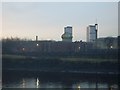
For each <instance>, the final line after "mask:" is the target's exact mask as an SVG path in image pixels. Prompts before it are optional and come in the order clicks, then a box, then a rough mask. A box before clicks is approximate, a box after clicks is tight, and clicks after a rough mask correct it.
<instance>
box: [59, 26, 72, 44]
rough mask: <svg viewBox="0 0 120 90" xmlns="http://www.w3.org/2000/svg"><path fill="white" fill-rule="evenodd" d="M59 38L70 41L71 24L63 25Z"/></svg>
mask: <svg viewBox="0 0 120 90" xmlns="http://www.w3.org/2000/svg"><path fill="white" fill-rule="evenodd" d="M61 38H62V41H64V42H72V38H73V36H72V27H71V26H67V27H64V34H63V35H62V36H61Z"/></svg>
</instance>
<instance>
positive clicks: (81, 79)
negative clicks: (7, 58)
mask: <svg viewBox="0 0 120 90" xmlns="http://www.w3.org/2000/svg"><path fill="white" fill-rule="evenodd" d="M2 88H4V89H5V90H7V89H8V88H16V89H17V88H29V89H30V88H34V89H37V88H39V89H40V88H41V89H42V88H48V89H50V88H52V89H53V88H54V89H56V90H58V89H60V90H63V89H64V90H66V89H67V90H69V89H68V88H70V90H85V89H90V88H92V90H96V88H98V90H99V89H100V90H101V89H102V90H103V89H104V90H118V85H117V78H116V77H114V75H93V74H91V75H89V74H88V75H87V74H77V73H76V74H73V73H72V74H71V73H62V74H60V73H59V74H58V73H55V72H54V73H47V72H46V73H45V72H40V73H33V72H18V71H16V72H14V73H13V72H12V73H10V71H9V72H5V73H3V83H2ZM110 88H111V89H110ZM4 89H3V90H4ZM41 89H40V90H41ZM8 90H9V89H8Z"/></svg>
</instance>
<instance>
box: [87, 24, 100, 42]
mask: <svg viewBox="0 0 120 90" xmlns="http://www.w3.org/2000/svg"><path fill="white" fill-rule="evenodd" d="M97 30H98V24H95V25H89V26H88V27H87V42H95V40H96V39H97Z"/></svg>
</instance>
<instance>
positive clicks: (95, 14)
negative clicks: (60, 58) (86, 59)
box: [2, 2, 118, 41]
mask: <svg viewBox="0 0 120 90" xmlns="http://www.w3.org/2000/svg"><path fill="white" fill-rule="evenodd" d="M96 19H97V23H98V27H99V30H98V37H107V36H118V3H117V2H3V3H2V26H3V27H2V37H4V38H5V37H11V36H12V37H20V38H28V39H33V40H35V36H36V35H37V36H39V40H56V41H60V40H62V39H61V35H62V34H63V33H64V27H65V26H67V25H71V26H72V27H73V41H80V40H83V41H86V27H87V26H88V25H89V24H95V23H96Z"/></svg>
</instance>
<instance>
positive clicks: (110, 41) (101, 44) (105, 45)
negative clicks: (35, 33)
mask: <svg viewBox="0 0 120 90" xmlns="http://www.w3.org/2000/svg"><path fill="white" fill-rule="evenodd" d="M96 46H97V48H99V49H118V37H104V38H103V37H102V38H98V39H97V40H96Z"/></svg>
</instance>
